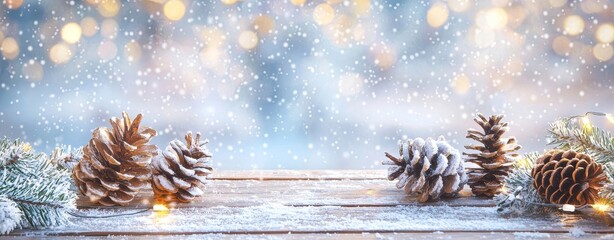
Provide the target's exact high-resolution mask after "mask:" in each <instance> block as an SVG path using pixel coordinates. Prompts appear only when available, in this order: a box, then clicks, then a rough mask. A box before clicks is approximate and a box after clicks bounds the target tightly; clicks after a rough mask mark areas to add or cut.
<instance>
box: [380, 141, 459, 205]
mask: <svg viewBox="0 0 614 240" xmlns="http://www.w3.org/2000/svg"><path fill="white" fill-rule="evenodd" d="M399 154H400V158H396V157H394V156H392V155H390V154H389V153H386V157H388V158H389V159H390V161H386V162H383V164H384V165H394V166H392V167H390V168H389V169H388V179H389V180H391V181H392V180H394V179H399V181H398V183H397V188H399V189H401V188H403V189H405V192H407V193H408V194H417V195H418V201H419V202H426V201H429V200H438V199H439V198H440V197H454V196H456V195H457V193H458V192H459V191H460V190H461V189H463V187H464V185H465V184H466V183H467V175H466V174H465V168H464V166H463V161H462V158H461V156H460V152H459V151H458V150H456V149H454V148H452V146H450V145H449V144H448V143H447V142H446V140H445V139H444V138H443V137H439V139H437V140H433V139H431V138H427V139H426V140H423V139H422V138H416V139H414V140H408V141H407V142H403V141H399Z"/></svg>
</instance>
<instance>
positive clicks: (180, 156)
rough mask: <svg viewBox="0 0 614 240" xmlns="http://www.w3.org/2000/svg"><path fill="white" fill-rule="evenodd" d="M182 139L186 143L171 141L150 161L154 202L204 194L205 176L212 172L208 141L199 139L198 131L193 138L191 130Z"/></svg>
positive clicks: (192, 197) (189, 197)
mask: <svg viewBox="0 0 614 240" xmlns="http://www.w3.org/2000/svg"><path fill="white" fill-rule="evenodd" d="M185 140H186V144H183V143H182V142H181V141H179V140H177V139H175V140H173V141H172V142H170V144H169V145H168V146H167V147H166V150H165V151H164V152H163V153H162V155H159V156H157V157H156V158H154V160H153V163H152V165H153V178H152V188H153V191H154V194H155V197H156V200H157V201H161V202H168V201H173V200H175V199H177V200H179V201H181V202H191V201H192V200H194V198H195V197H198V196H201V195H202V194H203V191H202V188H204V184H205V181H206V180H207V176H208V175H209V174H211V172H212V171H213V168H212V167H211V165H210V164H209V159H210V158H211V153H210V152H209V150H208V149H207V146H205V144H207V143H208V141H207V140H205V141H204V142H201V141H200V133H196V139H193V137H192V133H191V132H188V134H187V135H186V136H185Z"/></svg>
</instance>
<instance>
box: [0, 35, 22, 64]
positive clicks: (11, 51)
mask: <svg viewBox="0 0 614 240" xmlns="http://www.w3.org/2000/svg"><path fill="white" fill-rule="evenodd" d="M0 50H2V56H4V57H5V58H7V59H15V58H16V57H17V56H19V44H18V43H17V40H15V39H14V38H12V37H7V38H5V39H4V40H3V41H2V45H0Z"/></svg>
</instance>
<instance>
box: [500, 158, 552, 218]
mask: <svg viewBox="0 0 614 240" xmlns="http://www.w3.org/2000/svg"><path fill="white" fill-rule="evenodd" d="M538 157H539V153H537V152H533V153H529V154H526V155H525V156H524V157H523V158H521V159H519V160H518V161H516V162H515V163H514V165H513V171H512V173H510V174H509V175H508V176H507V177H506V178H505V180H504V190H503V191H502V192H501V193H500V194H498V195H496V196H495V201H496V202H497V211H498V212H500V213H502V214H511V215H519V214H523V213H532V214H539V213H545V212H551V211H552V209H551V208H546V207H543V206H540V205H538V204H539V203H545V200H544V199H543V198H542V197H541V196H540V195H539V193H537V190H536V189H535V188H534V187H533V177H532V176H531V171H532V170H533V166H534V165H535V160H537V158H538ZM534 203H538V204H534Z"/></svg>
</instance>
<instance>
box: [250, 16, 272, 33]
mask: <svg viewBox="0 0 614 240" xmlns="http://www.w3.org/2000/svg"><path fill="white" fill-rule="evenodd" d="M253 24H254V29H255V30H256V31H257V32H258V33H259V34H261V35H266V34H269V33H271V32H272V31H273V29H274V28H275V22H274V21H273V19H272V18H271V17H269V16H266V15H263V16H258V17H256V18H254V23H253Z"/></svg>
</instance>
